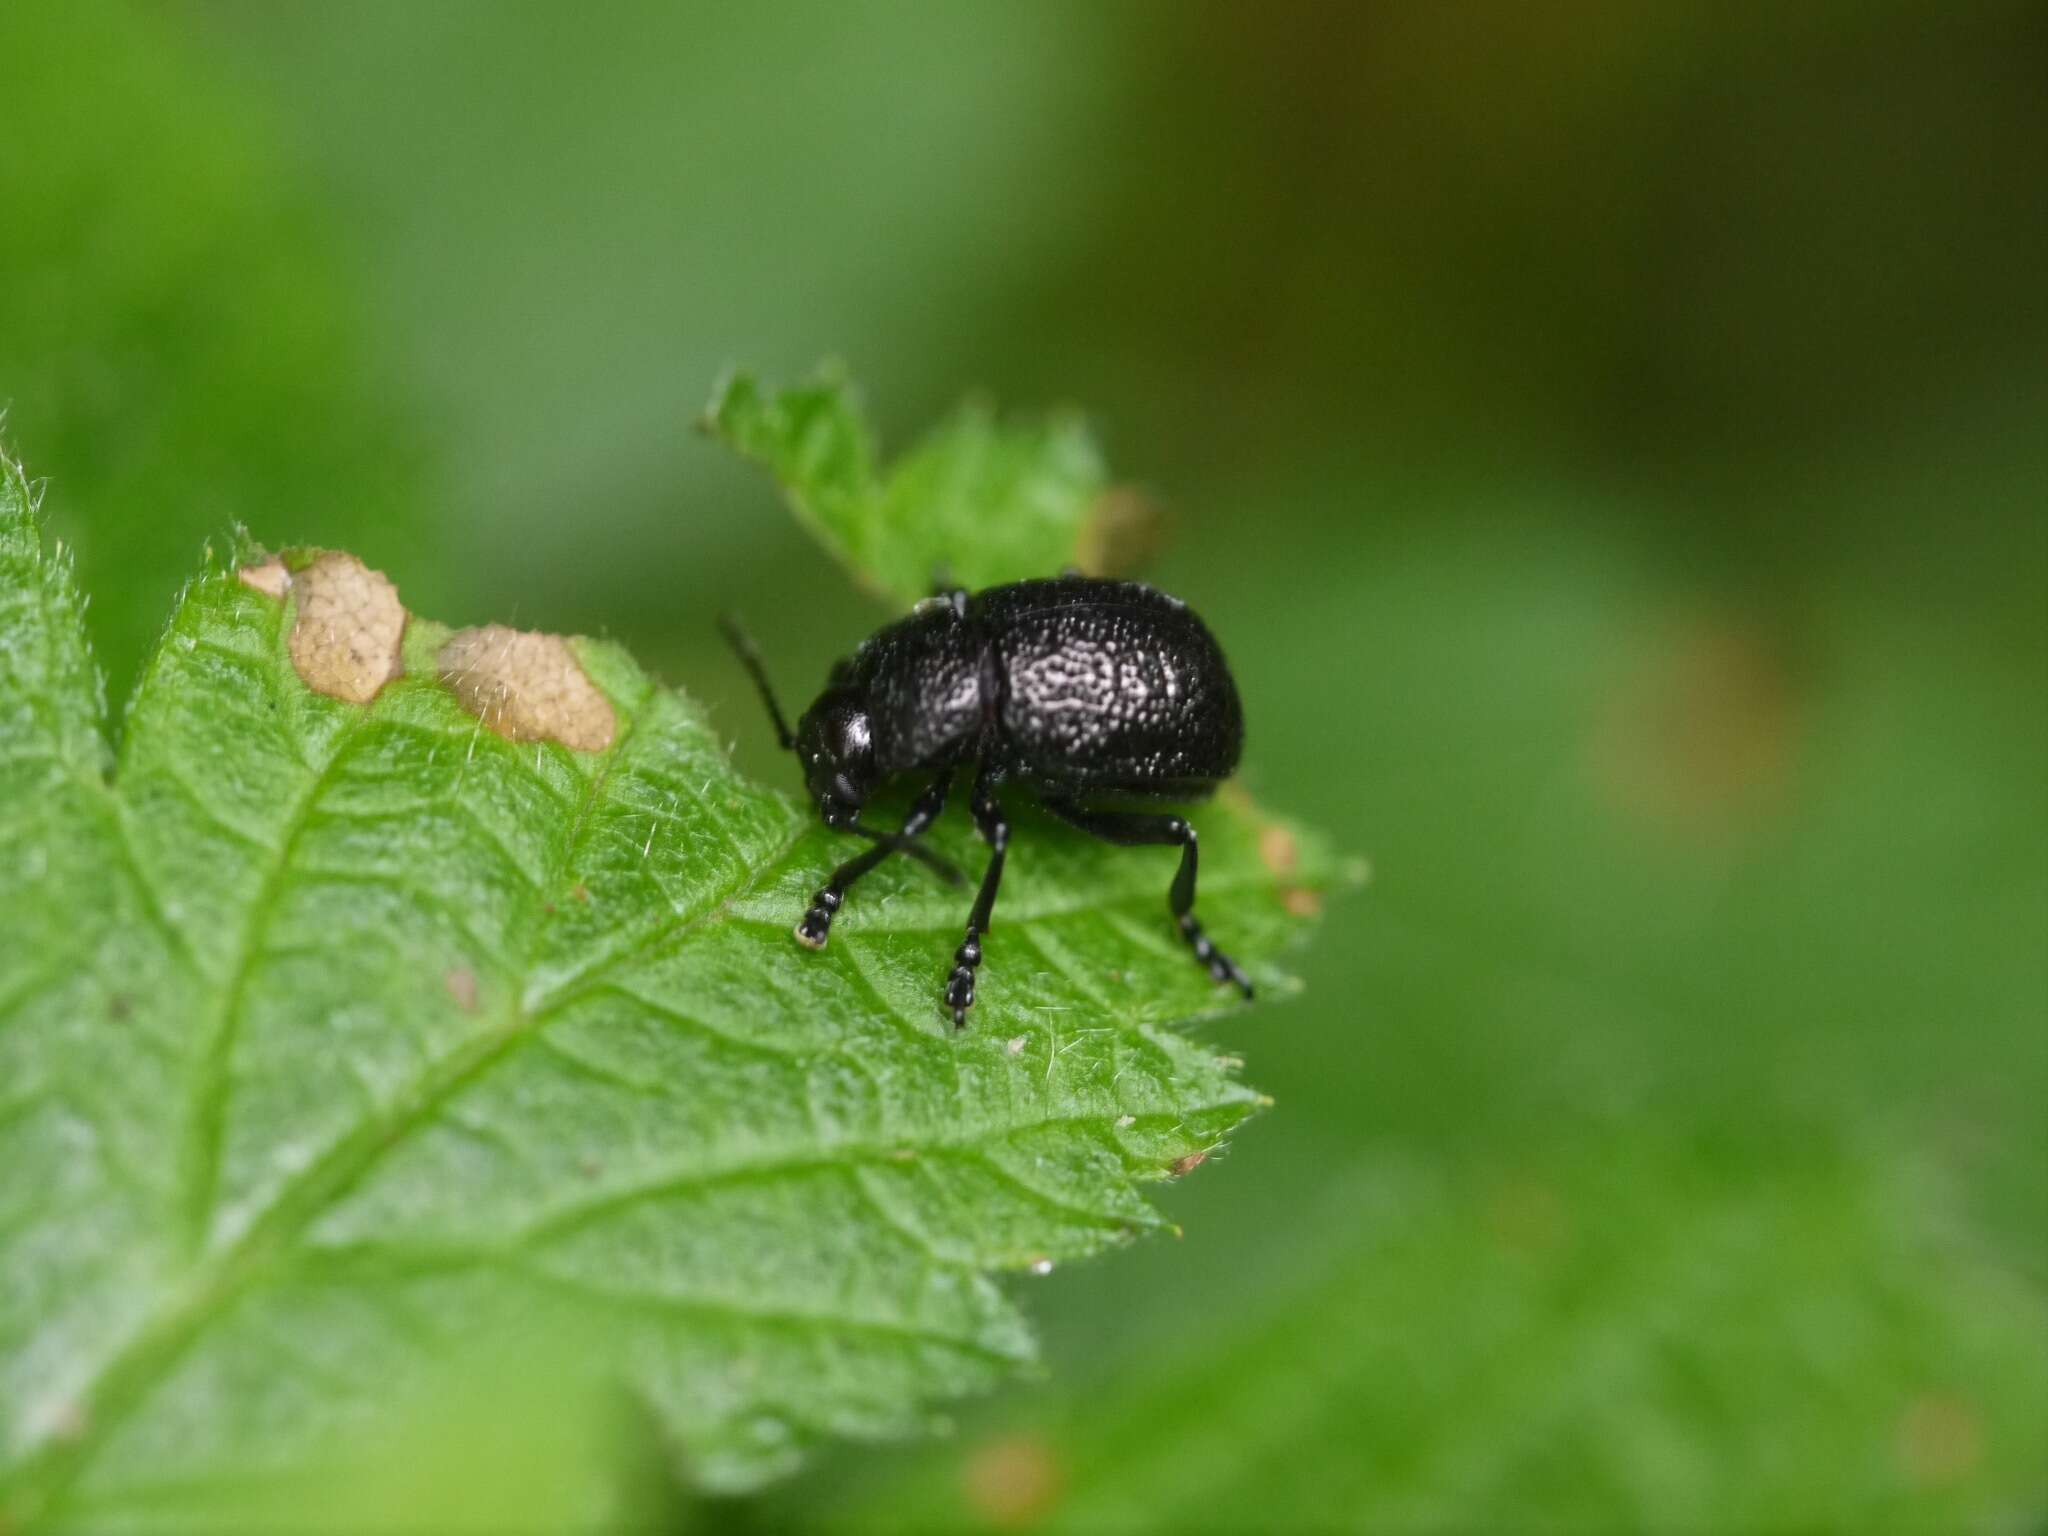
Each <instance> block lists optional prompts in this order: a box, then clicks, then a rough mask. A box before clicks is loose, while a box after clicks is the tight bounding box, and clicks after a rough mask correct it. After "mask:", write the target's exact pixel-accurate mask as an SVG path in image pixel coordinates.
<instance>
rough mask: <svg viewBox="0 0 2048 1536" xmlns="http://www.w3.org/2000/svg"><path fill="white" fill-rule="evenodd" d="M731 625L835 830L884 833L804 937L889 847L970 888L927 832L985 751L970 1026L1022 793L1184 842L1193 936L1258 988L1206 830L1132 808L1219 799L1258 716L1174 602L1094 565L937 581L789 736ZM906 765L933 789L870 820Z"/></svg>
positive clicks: (957, 1010)
mask: <svg viewBox="0 0 2048 1536" xmlns="http://www.w3.org/2000/svg"><path fill="white" fill-rule="evenodd" d="M725 628H726V635H727V638H728V639H730V640H731V642H732V644H733V647H734V649H735V650H736V651H738V653H739V656H740V660H741V661H742V662H743V663H744V664H745V666H746V667H747V670H748V672H749V673H750V674H751V675H752V677H753V679H754V681H755V683H756V685H757V686H758V687H759V688H760V690H761V697H762V699H763V701H764V702H765V703H766V704H767V706H768V712H769V715H770V716H771V717H772V718H773V720H774V722H775V730H776V734H777V735H778V736H779V737H780V739H781V742H782V745H783V746H784V748H786V749H789V750H792V751H794V752H795V753H796V754H797V757H798V759H799V760H800V761H801V762H802V764H803V768H804V778H805V782H806V783H807V785H808V787H809V789H810V792H811V797H812V799H813V800H815V801H816V802H817V806H818V812H819V814H820V815H821V816H822V817H823V818H824V820H825V825H827V826H828V827H837V828H842V829H844V830H846V831H849V832H854V833H857V834H859V835H860V836H862V837H865V838H867V839H868V840H869V841H870V842H872V843H873V844H874V846H873V847H871V848H869V849H867V850H866V851H865V852H863V853H861V854H860V855H859V856H858V857H856V858H853V859H849V860H848V861H847V862H846V863H844V864H842V865H840V866H839V867H838V868H837V869H835V870H834V871H833V872H832V876H831V878H830V879H829V880H827V881H826V882H825V884H824V886H823V888H822V889H820V890H819V891H818V893H817V894H816V895H815V896H814V897H812V898H811V905H810V908H809V910H807V911H806V912H805V913H804V915H803V918H802V920H801V921H800V922H798V924H797V925H796V936H797V938H798V939H799V940H800V941H801V942H803V943H804V944H806V945H808V946H810V947H811V948H812V949H822V948H824V947H825V942H826V940H827V938H829V937H830V935H831V931H832V918H833V915H834V914H835V913H837V912H838V910H839V907H840V904H841V903H842V902H843V901H844V900H845V899H846V892H847V890H848V888H849V887H851V886H852V885H853V883H854V882H855V881H856V880H858V879H860V877H861V876H862V875H865V874H866V873H867V872H868V871H869V870H871V869H873V868H874V867H875V866H876V865H878V864H880V863H881V862H882V861H883V860H884V859H886V858H888V857H889V856H890V855H891V854H894V853H907V854H910V855H912V856H913V857H916V858H918V859H920V860H922V861H923V862H925V863H926V864H929V865H930V866H931V867H932V868H934V869H935V870H937V871H938V872H939V873H940V874H942V875H944V876H946V877H947V878H948V879H950V880H952V881H954V882H955V883H964V882H963V881H962V877H961V875H960V873H959V871H958V870H956V869H954V868H953V867H952V866H951V865H950V864H949V863H947V862H946V861H945V860H943V859H941V858H940V857H939V856H938V855H936V854H935V853H933V852H932V851H931V850H930V849H928V848H926V847H925V846H924V844H923V843H922V842H920V841H919V838H920V835H921V834H922V833H923V832H924V830H925V829H926V828H927V827H929V826H930V825H931V824H932V822H933V821H934V820H936V819H937V817H938V815H939V813H940V811H942V810H943V809H944V808H945V804H946V795H947V792H948V791H949V790H950V789H951V788H952V785H953V780H954V778H955V776H956V775H958V774H959V773H960V771H961V770H962V769H964V768H966V767H967V766H968V765H969V764H972V765H973V771H974V773H973V790H972V794H971V798H970V800H969V805H970V807H971V809H972V811H973V815H974V824H975V827H976V828H977V829H978V830H979V831H980V833H981V835H982V838H983V839H984V840H985V841H986V842H987V843H988V845H989V848H990V850H991V852H990V856H989V862H988V868H987V870H986V871H985V872H984V873H983V875H982V877H981V888H980V891H979V892H978V893H977V895H976V896H975V898H974V906H973V908H972V909H971V910H970V911H969V913H968V916H967V935H966V937H965V938H964V939H963V940H962V941H961V944H960V948H959V949H958V950H957V951H955V952H954V955H953V967H952V971H951V973H950V974H949V975H948V976H947V978H946V986H945V994H944V995H945V1006H946V1007H947V1008H948V1009H949V1010H950V1011H951V1012H952V1015H953V1024H954V1027H955V1028H958V1027H960V1026H961V1025H963V1024H965V1023H966V1021H967V1010H968V1009H969V1008H971V1007H973V1006H974V978H975V972H976V970H977V969H978V968H979V967H980V965H981V959H982V949H981V944H982V935H983V934H985V933H987V931H988V928H989V919H990V916H991V914H992V913H993V912H994V910H995V904H996V891H997V889H998V887H999V886H1000V885H1001V884H1002V878H1003V861H1004V858H1005V856H1006V855H1007V853H1008V851H1009V845H1010V824H1009V820H1008V818H1007V817H1006V816H1005V815H1004V813H1003V804H1002V800H1003V796H1005V795H1008V794H1024V795H1029V796H1031V797H1032V798H1034V799H1036V800H1037V801H1038V802H1039V804H1041V805H1042V806H1044V807H1045V809H1046V810H1048V811H1050V812H1051V813H1052V814H1053V815H1055V816H1058V817H1060V818H1061V819H1062V820H1064V821H1067V822H1070V823H1072V824H1073V825H1074V826H1076V827H1079V828H1080V829H1081V830H1082V831H1084V832H1090V833H1093V834H1094V835H1095V836H1097V837H1100V838H1103V839H1105V840H1107V841H1109V842H1112V843H1119V844H1123V845H1126V846H1130V845H1136V844H1144V843H1160V844H1174V845H1177V846H1178V847H1179V848H1180V850H1181V855H1180V868H1179V871H1178V872H1177V873H1176V874H1175V875H1174V877H1173V884H1172V886H1171V887H1170V888H1169V889H1168V892H1167V898H1166V899H1167V906H1168V908H1169V909H1170V910H1171V912H1172V913H1173V918H1174V921H1175V923H1176V924H1177V925H1178V927H1179V929H1180V933H1181V936H1182V937H1183V938H1184V939H1185V940H1186V941H1187V943H1188V946H1189V948H1190V949H1192V950H1193V951H1194V955H1195V959H1196V960H1197V961H1198V962H1200V963H1201V965H1202V966H1203V967H1205V968H1206V969H1207V970H1208V972H1209V974H1210V976H1211V977H1213V978H1214V979H1215V980H1216V981H1218V982H1228V983H1230V984H1232V985H1234V986H1236V987H1238V988H1239V989H1240V990H1241V991H1242V992H1243V993H1244V995H1245V996H1246V997H1249V996H1251V991H1252V988H1251V983H1250V982H1249V981H1247V980H1246V979H1245V975H1244V972H1242V971H1241V970H1239V969H1238V967H1237V966H1236V964H1235V963H1234V962H1233V961H1232V960H1231V959H1230V958H1229V956H1227V955H1225V954H1224V953H1223V952H1222V951H1221V950H1219V949H1218V948H1216V946H1215V945H1214V944H1212V943H1210V942H1209V938H1208V935H1207V934H1205V933H1204V932H1203V931H1202V925H1201V924H1200V923H1198V922H1197V921H1196V920H1195V912H1194V907H1195V866H1196V855H1195V846H1196V845H1195V829H1194V828H1193V827H1191V826H1189V825H1188V824H1187V822H1186V821H1185V820H1184V819H1182V818H1181V817H1180V816H1178V815H1175V814H1173V813H1171V812H1168V811H1165V810H1133V809H1130V808H1128V802H1130V801H1133V800H1136V801H1140V802H1146V801H1150V802H1175V801H1186V800H1195V799H1201V798H1203V797H1206V796H1207V795H1209V794H1210V793H1211V792H1213V791H1214V790H1215V788H1216V786H1217V785H1218V784H1219V783H1220V782H1222V781H1223V780H1224V779H1226V778H1228V777H1229V776H1230V774H1231V773H1232V772H1233V771H1234V770H1235V769H1236V767H1237V760H1238V755H1239V753H1240V752H1241V751H1242V749H1243V746H1244V712H1243V709H1242V707H1241V706H1240V705H1239V703H1238V698H1237V685H1236V684H1235V683H1234V682H1233V681H1232V680H1231V676H1230V668H1229V666H1228V665H1227V664H1226V663H1225V662H1224V659H1223V652H1222V650H1221V649H1220V648H1219V647H1218V646H1217V644H1216V641H1215V638H1214V637H1213V636H1211V635H1210V633H1209V631H1208V628H1207V627H1206V626H1205V625H1204V624H1203V623H1202V621H1201V620H1200V619H1198V618H1196V617H1195V615H1194V613H1193V612H1192V611H1191V610H1190V609H1189V608H1188V606H1187V605H1186V604H1185V603H1183V602H1181V601H1180V600H1179V599H1178V598H1174V597H1169V596H1167V595H1166V594H1165V593H1164V592H1160V591H1157V590H1155V589H1154V588H1151V587H1148V586H1144V585H1142V584H1140V583H1138V582H1133V581H1103V580H1096V579H1094V578H1091V577H1086V576H1061V577H1056V578H1053V579H1050V580H1043V581H1020V582H1015V583H1012V584H1011V585H1009V586H1004V587H990V588H988V589H986V590H985V591H981V592H977V593H974V594H972V595H970V594H969V593H967V592H964V591H949V592H944V593H941V594H940V595H938V596H936V597H933V598H930V599H928V600H927V601H925V602H923V603H920V604H919V605H918V606H917V608H916V609H915V610H914V611H913V612H912V613H911V614H910V615H909V616H908V617H907V618H904V619H901V620H899V621H897V622H896V623H894V624H891V625H888V626H887V627H886V628H884V629H881V630H879V631H877V632H876V633H875V634H873V635H871V636H870V637H869V638H868V639H867V640H866V641H865V642H864V643H863V644H862V645H861V647H860V648H859V649H858V650H857V651H855V652H854V653H853V655H852V656H850V657H848V658H846V659H845V660H843V661H841V662H839V663H838V664H837V665H836V666H834V667H833V669H832V675H831V678H830V680H829V682H828V683H827V685H826V688H825V691H824V692H823V693H821V694H820V695H819V696H818V699H817V701H816V702H815V703H814V704H812V705H811V707H810V708H809V709H807V710H805V711H804V714H803V718H802V719H801V720H799V721H798V722H797V727H796V730H795V731H793V732H792V731H791V730H790V728H789V724H788V721H787V720H786V719H785V717H784V715H783V713H782V709H781V707H780V706H779V705H778V704H777V703H776V701H775V694H774V691H773V689H772V688H770V686H769V684H768V678H767V674H766V672H765V671H764V670H763V668H762V665H761V661H760V657H759V655H758V653H757V652H756V651H755V649H754V647H753V645H752V643H751V642H750V641H749V640H748V639H747V638H746V636H745V635H744V634H743V633H742V632H741V631H740V630H739V628H738V627H737V626H736V625H734V624H732V623H731V622H730V621H726V625H725ZM904 777H916V778H921V779H923V781H924V787H923V790H922V792H921V793H920V794H919V795H918V796H917V799H916V801H915V802H914V803H913V804H912V806H911V808H910V812H909V814H908V815H907V816H906V817H905V818H904V821H903V825H902V826H901V827H900V828H898V829H897V830H896V831H894V832H888V831H883V830H880V829H877V828H874V827H870V826H867V825H866V824H864V823H863V822H862V821H861V819H860V812H861V807H862V806H863V805H864V804H866V802H867V800H868V797H869V796H870V795H871V794H872V793H873V792H874V790H875V789H876V788H877V787H878V786H880V785H882V784H884V783H887V782H889V781H890V780H894V779H898V778H904ZM1102 801H1110V802H1120V803H1122V804H1120V805H1119V806H1118V807H1117V808H1109V807H1106V806H1104V805H1102V804H1100V803H1099V802H1102Z"/></svg>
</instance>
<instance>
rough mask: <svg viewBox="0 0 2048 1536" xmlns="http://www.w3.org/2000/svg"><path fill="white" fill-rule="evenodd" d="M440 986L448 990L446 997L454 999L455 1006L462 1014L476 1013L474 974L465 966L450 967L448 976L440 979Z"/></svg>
mask: <svg viewBox="0 0 2048 1536" xmlns="http://www.w3.org/2000/svg"><path fill="white" fill-rule="evenodd" d="M441 984H442V985H443V986H445V987H446V988H447V989H448V995H449V996H450V997H452V998H454V999H455V1006H456V1007H458V1008H460V1009H461V1010H462V1011H463V1012H464V1013H475V1012H476V972H475V971H472V970H471V969H470V968H469V967H468V966H466V965H457V966H451V967H450V968H449V971H448V974H447V975H445V976H443V977H442V978H441Z"/></svg>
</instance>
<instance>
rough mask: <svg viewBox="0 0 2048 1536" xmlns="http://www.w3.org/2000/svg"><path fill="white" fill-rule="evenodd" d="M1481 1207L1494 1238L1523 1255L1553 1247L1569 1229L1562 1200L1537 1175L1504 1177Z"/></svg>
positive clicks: (1545, 1251) (1561, 1240)
mask: <svg viewBox="0 0 2048 1536" xmlns="http://www.w3.org/2000/svg"><path fill="white" fill-rule="evenodd" d="M1485 1210H1486V1226H1487V1230H1488V1232H1489V1233H1491V1234H1492V1237H1493V1240H1494V1242H1496V1243H1498V1244H1499V1245H1500V1246H1501V1247H1502V1248H1505V1249H1507V1250H1508V1251H1509V1252H1511V1253H1518V1254H1521V1255H1523V1256H1524V1257H1526V1258H1536V1257H1538V1256H1540V1255H1542V1254H1546V1253H1550V1252H1552V1251H1554V1250H1555V1249H1556V1248H1557V1247H1558V1245H1559V1244H1560V1243H1562V1242H1563V1241H1564V1240H1565V1238H1566V1237H1567V1236H1568V1235H1569V1232H1570V1222H1569V1219H1568V1216H1567V1213H1566V1211H1565V1205H1564V1201H1563V1200H1561V1199H1560V1198H1558V1193H1557V1191H1556V1190H1555V1189H1553V1188H1551V1186H1550V1185H1548V1184H1546V1183H1544V1182H1543V1181H1541V1180H1540V1179H1535V1178H1527V1177H1519V1178H1511V1179H1509V1180H1507V1181H1506V1182H1504V1183H1503V1184H1501V1185H1500V1187H1499V1188H1497V1189H1495V1190H1494V1191H1493V1193H1492V1195H1491V1196H1490V1197H1489V1198H1488V1200H1487V1202H1486V1207H1485Z"/></svg>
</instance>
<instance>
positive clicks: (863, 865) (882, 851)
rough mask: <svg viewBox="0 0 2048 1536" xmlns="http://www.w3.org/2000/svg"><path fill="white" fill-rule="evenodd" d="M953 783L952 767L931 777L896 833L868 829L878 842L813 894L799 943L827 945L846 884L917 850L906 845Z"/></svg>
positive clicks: (936, 810) (812, 946)
mask: <svg viewBox="0 0 2048 1536" xmlns="http://www.w3.org/2000/svg"><path fill="white" fill-rule="evenodd" d="M952 785H953V771H952V770H951V769H950V768H949V769H947V770H946V771H945V772H943V773H941V774H940V775H939V776H938V777H937V778H936V779H934V780H932V782H931V784H930V785H929V786H928V787H927V788H926V790H925V792H924V793H923V794H921V795H919V796H918V797H917V801H916V803H915V804H913V805H912V806H911V807H910V814H909V815H907V816H905V817H904V818H903V826H902V828H901V830H899V831H897V832H896V833H894V834H893V835H891V834H887V833H881V834H877V833H873V832H868V833H867V835H868V836H870V837H874V838H875V839H876V841H875V846H874V847H872V848H870V849H868V850H867V851H866V852H865V853H861V854H858V855H856V856H855V857H853V858H850V859H848V860H847V861H846V862H845V863H844V864H842V865H840V866H839V867H838V868H837V869H835V870H833V871H832V878H831V879H829V880H827V881H826V882H825V884H824V885H823V886H822V887H821V888H820V889H819V890H818V892H817V894H815V895H814V896H812V897H811V905H810V908H809V910H807V911H806V912H805V913H804V915H803V918H802V919H801V920H800V921H799V922H798V923H797V925H796V929H795V932H796V941H797V943H799V944H801V945H803V946H804V947H805V948H806V949H823V948H824V947H825V941H826V940H827V939H829V938H831V937H832V919H833V918H834V917H836V916H837V915H838V913H839V907H840V904H841V903H842V902H844V901H845V900H846V890H847V887H848V886H850V885H852V884H853V882H854V881H856V880H858V879H859V878H860V877H861V876H862V875H864V874H866V873H867V872H868V871H869V870H871V869H873V868H874V867H875V866H876V865H877V864H879V863H881V862H882V860H884V859H886V858H888V857H889V855H890V854H892V853H904V852H915V851H917V850H915V849H912V848H909V847H907V846H906V845H907V844H908V843H909V842H910V841H911V840H912V839H914V838H915V837H917V835H918V834H919V833H921V832H923V831H924V829H925V828H926V827H928V826H930V825H931V824H932V823H933V822H935V821H937V820H938V819H939V813H940V812H941V811H943V810H944V809H945V808H946V792H947V790H949V789H951V788H952ZM856 830H858V831H863V832H866V831H867V829H866V828H857V829H856ZM925 857H926V858H927V859H932V860H936V859H937V858H938V856H937V855H936V854H926V855H925ZM938 862H939V865H940V866H941V867H942V872H943V868H944V867H949V866H944V861H943V860H939V861H938Z"/></svg>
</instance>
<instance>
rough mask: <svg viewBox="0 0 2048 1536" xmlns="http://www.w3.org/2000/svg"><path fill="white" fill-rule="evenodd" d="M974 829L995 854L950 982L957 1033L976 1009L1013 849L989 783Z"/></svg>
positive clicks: (979, 792) (977, 792)
mask: <svg viewBox="0 0 2048 1536" xmlns="http://www.w3.org/2000/svg"><path fill="white" fill-rule="evenodd" d="M974 825H975V828H976V830H978V831H979V832H980V833H981V835H982V837H983V839H985V840H986V841H987V843H988V845H989V847H990V849H991V850H993V851H992V852H991V854H990V855H989V861H988V868H987V869H986V870H985V871H984V872H983V873H982V877H981V890H980V891H979V892H978V893H977V894H976V895H975V898H974V910H973V911H971V912H969V913H968V914H967V937H966V938H964V939H962V940H961V941H960V947H959V948H958V949H956V950H955V951H954V952H953V972H952V974H951V975H950V976H948V977H947V978H946V1006H947V1007H948V1008H949V1009H951V1010H952V1013H953V1027H954V1028H955V1029H961V1028H964V1027H965V1026H966V1023H967V1010H968V1009H970V1008H972V1007H973V1006H974V973H975V972H976V971H977V970H979V969H980V967H981V936H982V935H983V934H984V933H986V932H988V925H989V918H990V916H991V915H992V914H993V913H994V912H995V909H996V891H997V889H998V888H999V887H1000V886H1001V885H1002V883H1003V860H1004V857H1005V855H1007V854H1008V852H1009V849H1010V823H1009V821H1008V819H1007V818H1006V817H1005V816H1004V815H1003V808H1002V806H1000V805H998V804H997V803H996V798H995V795H994V794H993V793H992V792H991V790H990V788H989V785H988V781H987V780H986V779H982V780H978V781H977V782H976V783H975V786H974Z"/></svg>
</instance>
